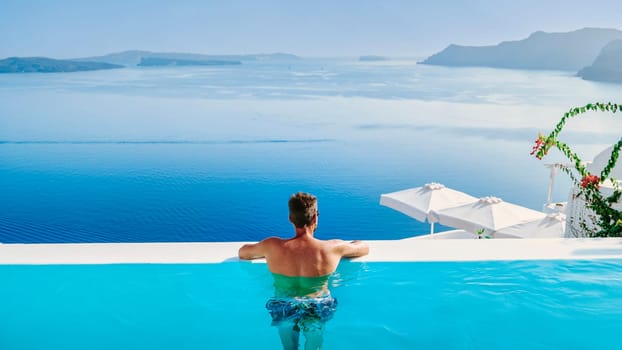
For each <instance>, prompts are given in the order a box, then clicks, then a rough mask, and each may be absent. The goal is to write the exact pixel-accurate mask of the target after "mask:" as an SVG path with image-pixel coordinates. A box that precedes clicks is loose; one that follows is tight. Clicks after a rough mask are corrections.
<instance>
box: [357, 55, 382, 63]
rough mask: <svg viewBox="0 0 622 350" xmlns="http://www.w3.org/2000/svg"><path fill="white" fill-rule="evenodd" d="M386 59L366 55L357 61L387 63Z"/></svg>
mask: <svg viewBox="0 0 622 350" xmlns="http://www.w3.org/2000/svg"><path fill="white" fill-rule="evenodd" d="M387 60H388V58H386V57H382V56H375V55H366V56H361V57H359V61H361V62H375V61H387Z"/></svg>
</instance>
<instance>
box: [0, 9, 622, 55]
mask: <svg viewBox="0 0 622 350" xmlns="http://www.w3.org/2000/svg"><path fill="white" fill-rule="evenodd" d="M620 13H622V1H619V0H590V1H585V0H581V1H579V0H565V1H563V0H514V1H511V0H453V1H450V0H434V1H419V0H411V1H408V0H379V1H375V0H374V1H366V0H357V1H354V0H341V1H339V0H314V1H302V0H246V1H242V0H221V1H213V0H178V1H168V0H151V1H147V0H105V1H89V0H81V1H78V0H55V1H53V0H0V58H4V57H9V56H47V57H55V58H72V57H85V56H94V55H102V54H107V53H111V52H119V51H123V50H130V49H140V50H150V51H176V52H195V53H205V54H245V53H246V54H251V53H271V52H288V53H293V54H297V55H300V56H322V57H337V56H350V57H354V56H358V55H368V54H375V55H383V56H391V57H423V56H426V55H430V54H432V53H435V52H437V51H440V50H442V49H443V48H445V47H446V46H447V45H449V44H462V45H492V44H497V43H499V42H501V41H504V40H520V39H523V38H526V37H527V36H528V35H529V34H530V33H532V32H534V31H538V30H543V31H546V32H564V31H571V30H576V29H579V28H583V27H600V28H616V29H621V30H622V19H621V17H620Z"/></svg>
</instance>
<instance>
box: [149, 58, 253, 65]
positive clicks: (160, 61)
mask: <svg viewBox="0 0 622 350" xmlns="http://www.w3.org/2000/svg"><path fill="white" fill-rule="evenodd" d="M239 64H242V62H240V61H223V60H182V59H177V58H162V57H143V58H142V59H141V60H140V63H139V64H138V65H139V66H142V67H158V66H231V65H239Z"/></svg>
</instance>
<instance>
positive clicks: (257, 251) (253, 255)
mask: <svg viewBox="0 0 622 350" xmlns="http://www.w3.org/2000/svg"><path fill="white" fill-rule="evenodd" d="M274 240H275V238H273V237H270V238H266V239H264V240H263V241H261V242H258V243H254V244H245V245H243V246H242V247H241V248H240V250H238V257H239V258H240V259H243V260H252V259H260V258H265V257H266V255H267V254H268V248H269V246H270V245H271V244H272V242H273V241H274Z"/></svg>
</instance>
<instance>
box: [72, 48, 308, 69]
mask: <svg viewBox="0 0 622 350" xmlns="http://www.w3.org/2000/svg"><path fill="white" fill-rule="evenodd" d="M151 58H157V59H168V60H177V61H179V60H184V61H239V62H250V61H279V62H280V61H285V62H289V61H296V60H300V57H298V56H296V55H292V54H288V53H272V54H254V55H252V54H251V55H203V54H197V53H180V52H151V51H143V50H129V51H123V52H117V53H111V54H107V55H104V56H94V57H85V58H76V59H74V60H75V61H91V62H106V63H111V64H119V65H122V66H126V67H135V66H138V65H141V63H143V59H151Z"/></svg>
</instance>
